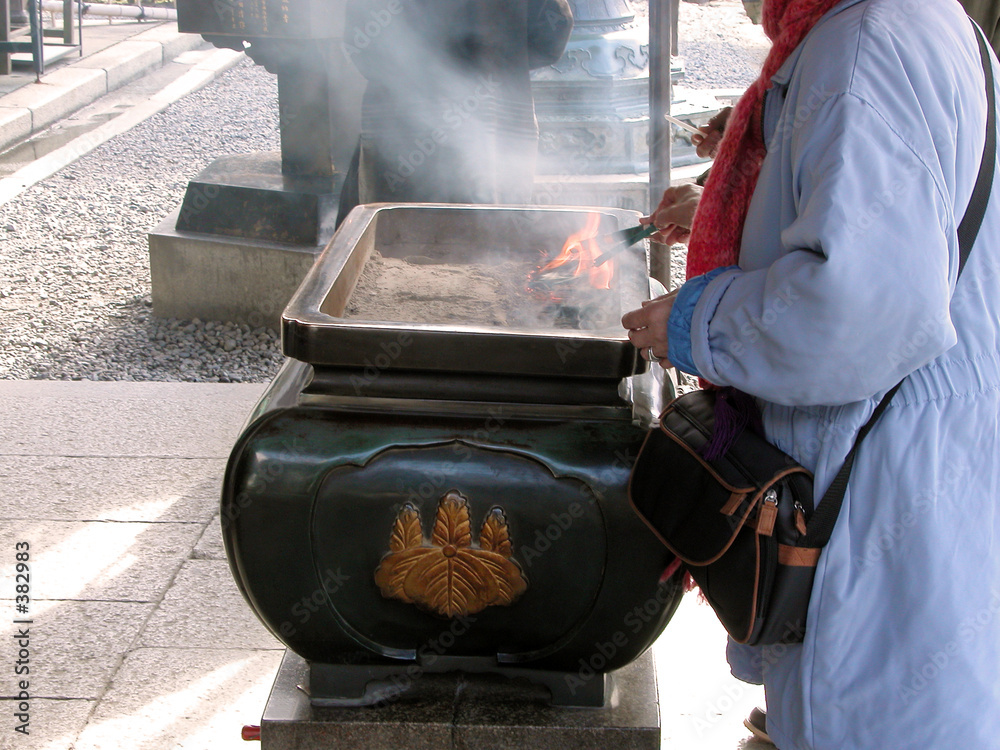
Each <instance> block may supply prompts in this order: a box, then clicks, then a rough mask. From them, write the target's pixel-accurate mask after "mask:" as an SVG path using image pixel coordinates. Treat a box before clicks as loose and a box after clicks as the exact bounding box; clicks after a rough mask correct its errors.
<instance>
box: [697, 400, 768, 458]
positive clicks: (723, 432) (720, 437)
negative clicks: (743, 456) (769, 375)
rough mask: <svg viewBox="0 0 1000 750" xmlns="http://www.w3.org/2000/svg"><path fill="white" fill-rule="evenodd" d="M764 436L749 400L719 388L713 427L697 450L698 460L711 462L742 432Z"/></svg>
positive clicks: (757, 416) (754, 403)
mask: <svg viewBox="0 0 1000 750" xmlns="http://www.w3.org/2000/svg"><path fill="white" fill-rule="evenodd" d="M747 429H749V430H750V431H751V432H754V433H756V434H758V435H760V436H761V437H763V436H764V422H763V420H762V419H761V416H760V410H759V409H758V408H757V402H756V401H754V398H753V396H750V395H747V394H746V393H743V392H742V391H738V390H736V389H735V388H722V389H720V390H719V392H718V393H717V394H716V396H715V427H714V428H713V430H712V437H710V438H709V440H708V442H707V443H705V445H704V446H703V447H702V449H701V455H702V458H704V459H705V460H706V461H715V460H716V459H717V458H721V457H722V456H724V455H725V454H726V452H727V451H728V450H729V449H730V448H732V446H733V443H735V442H736V438H738V437H739V436H740V433H741V432H743V430H747Z"/></svg>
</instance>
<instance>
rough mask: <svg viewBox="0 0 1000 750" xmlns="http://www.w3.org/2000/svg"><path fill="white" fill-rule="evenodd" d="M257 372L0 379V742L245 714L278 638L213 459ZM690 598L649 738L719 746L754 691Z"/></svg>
mask: <svg viewBox="0 0 1000 750" xmlns="http://www.w3.org/2000/svg"><path fill="white" fill-rule="evenodd" d="M262 390H263V385H239V384H231V385H220V384H188V383H91V382H86V381H84V382H36V381H33V382H19V381H0V487H2V488H3V492H2V493H0V623H3V626H2V628H0V633H8V632H9V633H10V634H12V635H13V634H14V633H16V632H17V628H18V627H22V626H19V625H18V626H15V625H14V623H13V620H15V619H23V618H24V617H25V616H24V615H18V614H17V613H16V612H15V610H14V604H15V602H14V597H15V595H16V592H15V588H14V587H15V579H14V573H15V571H14V554H15V548H16V545H17V543H19V542H27V543H28V544H29V545H30V562H29V564H30V598H31V601H30V605H29V611H28V613H27V615H26V616H27V618H28V619H30V620H32V623H31V624H30V625H29V629H30V645H29V647H28V648H29V651H30V655H29V667H30V674H29V675H28V676H27V678H28V680H29V690H28V693H29V695H30V701H29V707H30V710H29V718H30V725H29V731H30V732H31V734H30V736H28V737H25V736H23V735H21V734H18V733H16V732H15V731H14V729H15V726H16V725H17V720H16V719H15V718H14V714H15V713H16V710H15V709H16V705H17V701H16V700H15V699H14V698H13V696H15V695H16V688H17V686H16V684H15V680H16V679H24V677H16V676H15V675H14V674H13V665H14V664H15V662H16V660H17V658H18V654H17V652H18V650H19V646H18V644H17V642H16V640H15V639H13V638H11V637H4V638H0V644H2V645H0V665H2V666H0V696H3V697H2V699H0V748H3V749H4V750H7V749H8V748H30V749H31V750H68V749H70V748H72V750H98V749H100V750H126V749H127V750H172V749H175V748H176V749H180V748H183V749H184V750H228V749H230V748H232V749H234V750H235V749H236V748H244V747H253V746H252V745H246V744H245V743H244V742H243V741H242V740H241V739H240V729H241V727H242V726H243V725H244V724H257V723H259V720H260V716H261V713H262V711H263V708H264V703H265V700H266V697H267V694H268V691H269V689H270V683H271V680H272V678H273V676H274V674H275V672H276V670H277V666H278V662H279V660H280V657H281V653H282V650H281V646H280V644H279V643H278V642H277V641H276V640H275V639H274V638H273V637H272V636H271V635H270V634H269V633H268V632H267V631H266V630H265V629H264V628H263V626H261V625H260V624H259V622H258V621H257V620H256V618H255V617H254V615H253V614H252V613H251V612H250V609H249V608H248V607H247V606H246V604H245V603H244V602H243V600H242V598H241V597H240V595H239V593H238V591H237V589H236V586H235V584H234V583H233V579H232V577H231V575H230V573H229V569H228V564H227V562H226V559H225V553H224V551H223V548H222V542H221V538H220V535H219V521H218V514H217V506H218V497H219V492H220V486H221V477H222V474H223V470H224V467H225V462H226V457H227V456H228V453H229V450H230V447H231V446H232V444H233V442H234V441H235V439H236V437H237V435H238V433H239V431H240V428H241V425H242V422H243V420H244V418H245V417H246V415H247V414H248V413H249V411H250V409H251V407H252V406H253V404H254V402H255V401H256V399H257V397H258V395H259V394H260V393H261V391H262ZM723 648H724V634H723V632H722V630H721V628H720V627H719V625H718V624H717V623H716V621H715V619H714V615H713V614H712V612H711V610H710V609H709V608H708V607H707V606H703V605H699V604H698V603H697V602H696V600H695V598H694V597H688V598H687V599H686V600H685V602H684V604H683V605H682V607H681V610H680V612H679V613H678V615H677V616H675V618H674V620H673V622H672V623H671V625H670V626H669V627H668V629H667V632H666V633H665V634H664V636H663V637H662V638H661V639H660V640H659V642H658V643H657V645H656V646H655V656H656V662H657V669H658V673H659V683H660V700H661V703H660V705H661V716H662V722H663V738H664V739H663V748H664V749H665V750H667V749H669V750H692V749H693V748H706V749H707V750H734V748H744V747H745V748H748V749H749V748H756V747H761V746H759V745H757V744H755V743H752V742H747V741H746V738H747V736H748V733H747V732H746V731H745V730H744V729H743V727H742V718H743V716H745V715H746V713H747V712H748V711H749V709H750V708H751V707H752V706H753V705H755V704H756V702H757V701H759V700H760V698H761V696H760V691H759V689H756V688H749V687H748V686H744V685H742V684H741V683H738V682H737V681H735V680H734V679H733V678H732V677H730V676H729V674H728V671H727V669H726V665H725V662H724V660H723Z"/></svg>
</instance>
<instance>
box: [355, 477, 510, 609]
mask: <svg viewBox="0 0 1000 750" xmlns="http://www.w3.org/2000/svg"><path fill="white" fill-rule="evenodd" d="M389 549H390V550H391V552H389V554H387V555H386V556H385V557H383V558H382V562H381V563H380V564H379V566H378V570H376V571H375V583H377V584H378V587H379V589H381V591H382V596H384V597H386V598H390V599H401V600H402V601H404V602H407V603H408V604H416V605H418V606H420V607H423V608H424V609H428V610H430V611H431V612H434V613H435V614H439V615H443V616H444V617H458V616H459V615H470V614H473V613H474V612H479V611H481V610H483V609H486V607H490V606H493V605H497V606H503V605H509V604H513V603H514V601H515V600H516V599H517V598H518V597H519V596H520V595H521V594H523V593H524V591H525V589H527V588H528V582H527V581H526V580H525V578H524V576H523V575H522V574H521V569H520V567H518V565H517V563H516V562H514V561H513V560H512V559H511V543H510V534H509V532H508V530H507V519H506V517H505V516H504V512H503V510H502V509H500V508H498V507H493V508H491V509H490V512H489V513H488V514H487V515H486V520H485V521H483V526H482V528H481V529H480V531H479V546H478V547H473V546H472V530H471V522H470V520H469V501H468V499H467V498H465V497H463V496H462V495H461V494H460V493H458V492H456V491H455V490H452V491H451V492H448V493H447V494H446V495H444V497H442V498H441V502H440V503H439V504H438V510H437V519H436V520H435V522H434V532H433V534H432V535H431V540H430V544H427V542H426V540H425V539H424V534H423V531H422V529H421V528H420V513H419V512H418V511H417V509H416V508H415V507H414V506H413V505H412V504H410V503H407V504H406V505H404V506H403V507H402V508H401V509H400V511H399V515H397V516H396V523H395V525H394V526H393V529H392V536H391V537H390V539H389Z"/></svg>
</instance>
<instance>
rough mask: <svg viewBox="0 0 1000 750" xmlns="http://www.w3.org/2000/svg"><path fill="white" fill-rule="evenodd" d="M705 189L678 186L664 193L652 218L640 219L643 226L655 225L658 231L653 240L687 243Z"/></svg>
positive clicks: (691, 185)
mask: <svg viewBox="0 0 1000 750" xmlns="http://www.w3.org/2000/svg"><path fill="white" fill-rule="evenodd" d="M702 190H703V188H701V187H700V186H698V185H693V184H688V185H678V186H677V187H672V188H667V189H666V190H665V191H663V198H662V199H661V200H660V205H659V206H657V207H656V210H655V211H653V213H652V214H651V215H650V216H646V217H643V218H641V219H639V223H640V224H642V225H644V226H645V225H646V224H655V225H656V227H657V229H659V230H660V231H658V232H657V233H656V234H654V235H653V237H652V239H653V240H655V241H657V242H663V243H665V244H667V245H671V244H673V243H675V242H687V240H688V238H689V237H690V236H691V222H692V221H693V220H694V212H695V211H696V210H697V209H698V202H699V201H700V200H701V193H702Z"/></svg>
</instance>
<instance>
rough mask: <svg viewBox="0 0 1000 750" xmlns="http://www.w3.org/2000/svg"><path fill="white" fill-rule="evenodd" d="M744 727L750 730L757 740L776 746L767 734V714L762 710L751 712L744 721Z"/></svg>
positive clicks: (756, 709)
mask: <svg viewBox="0 0 1000 750" xmlns="http://www.w3.org/2000/svg"><path fill="white" fill-rule="evenodd" d="M743 726H745V727H746V728H747V729H749V730H750V731H751V732H752V733H753V736H754V737H756V738H757V739H759V740H763V741H764V742H767V743H770V744H771V745H773V744H774V742H773V741H772V740H771V738H770V737H769V736H768V734H767V713H765V712H764V711H762V710H761V709H759V708H755V709H754V710H753V711H751V712H750V715H749V716H748V717H746V718H745V719H744V720H743Z"/></svg>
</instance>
